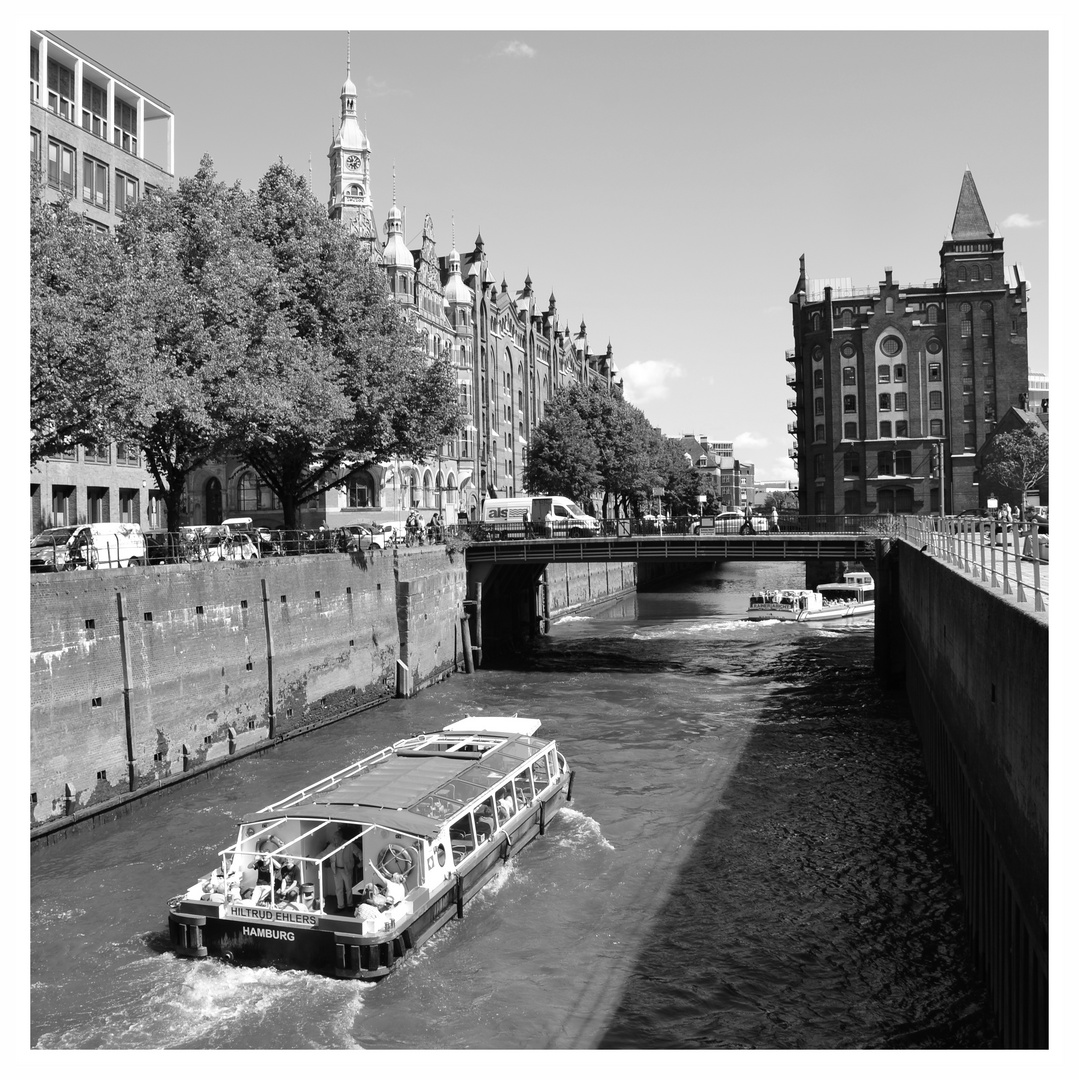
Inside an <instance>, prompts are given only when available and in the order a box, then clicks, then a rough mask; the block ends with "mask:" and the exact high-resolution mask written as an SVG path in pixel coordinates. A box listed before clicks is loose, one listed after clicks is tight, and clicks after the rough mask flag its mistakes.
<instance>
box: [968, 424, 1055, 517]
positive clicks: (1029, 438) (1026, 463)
mask: <svg viewBox="0 0 1079 1080" xmlns="http://www.w3.org/2000/svg"><path fill="white" fill-rule="evenodd" d="M1048 473H1049V435H1048V433H1047V432H1046V431H1045V430H1044V429H1043V428H1041V427H1039V426H1038V425H1037V424H1034V423H1030V424H1027V425H1025V426H1024V427H1022V428H1019V429H1017V430H1014V431H1002V432H1000V433H999V434H996V435H994V436H993V437H992V439H991V440H990V441H989V445H988V446H987V447H986V449H985V451H984V453H983V455H982V459H981V481H980V483H981V486H982V489H983V490H985V489H986V487H988V488H989V490H991V491H994V490H995V494H1000V495H1004V496H1005V497H1006V498H1007V499H1008V500H1010V501H1012V502H1015V503H1017V504H1018V505H1020V506H1021V505H1022V504H1023V496H1024V494H1025V493H1026V492H1028V491H1030V490H1031V489H1033V488H1036V487H1037V486H1038V484H1039V483H1040V482H1041V481H1042V480H1044V479H1045V477H1046V476H1047V475H1048Z"/></svg>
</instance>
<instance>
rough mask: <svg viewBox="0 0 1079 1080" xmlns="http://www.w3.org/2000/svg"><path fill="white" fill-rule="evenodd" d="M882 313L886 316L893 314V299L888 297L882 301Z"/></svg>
mask: <svg viewBox="0 0 1079 1080" xmlns="http://www.w3.org/2000/svg"><path fill="white" fill-rule="evenodd" d="M884 313H885V314H886V315H892V314H894V313H895V297H893V296H888V297H885V300H884Z"/></svg>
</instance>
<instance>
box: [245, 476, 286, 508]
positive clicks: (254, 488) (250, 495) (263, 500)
mask: <svg viewBox="0 0 1079 1080" xmlns="http://www.w3.org/2000/svg"><path fill="white" fill-rule="evenodd" d="M236 501H237V503H238V504H239V507H240V510H241V511H243V512H245V513H248V514H250V513H252V512H253V511H255V510H278V509H280V506H279V504H278V501H277V496H276V495H275V494H274V493H273V489H272V488H271V487H270V486H269V484H267V483H265V482H264V481H263V480H262V479H261V478H260V477H259V475H258V473H256V472H255V471H254V470H253V469H246V470H245V471H244V472H243V474H242V475H241V476H240V479H239V480H238V481H237V482H236Z"/></svg>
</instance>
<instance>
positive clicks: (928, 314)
mask: <svg viewBox="0 0 1079 1080" xmlns="http://www.w3.org/2000/svg"><path fill="white" fill-rule="evenodd" d="M939 313H940V308H938V307H937V305H936V304H930V305H929V307H927V308H926V309H925V321H926V322H927V323H930V324H936V322H937V318H938V316H939Z"/></svg>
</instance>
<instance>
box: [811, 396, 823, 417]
mask: <svg viewBox="0 0 1079 1080" xmlns="http://www.w3.org/2000/svg"><path fill="white" fill-rule="evenodd" d="M813 412H814V413H815V414H816V415H817V416H823V415H824V398H822V397H819V398H816V399H815V400H814V402H813Z"/></svg>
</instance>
